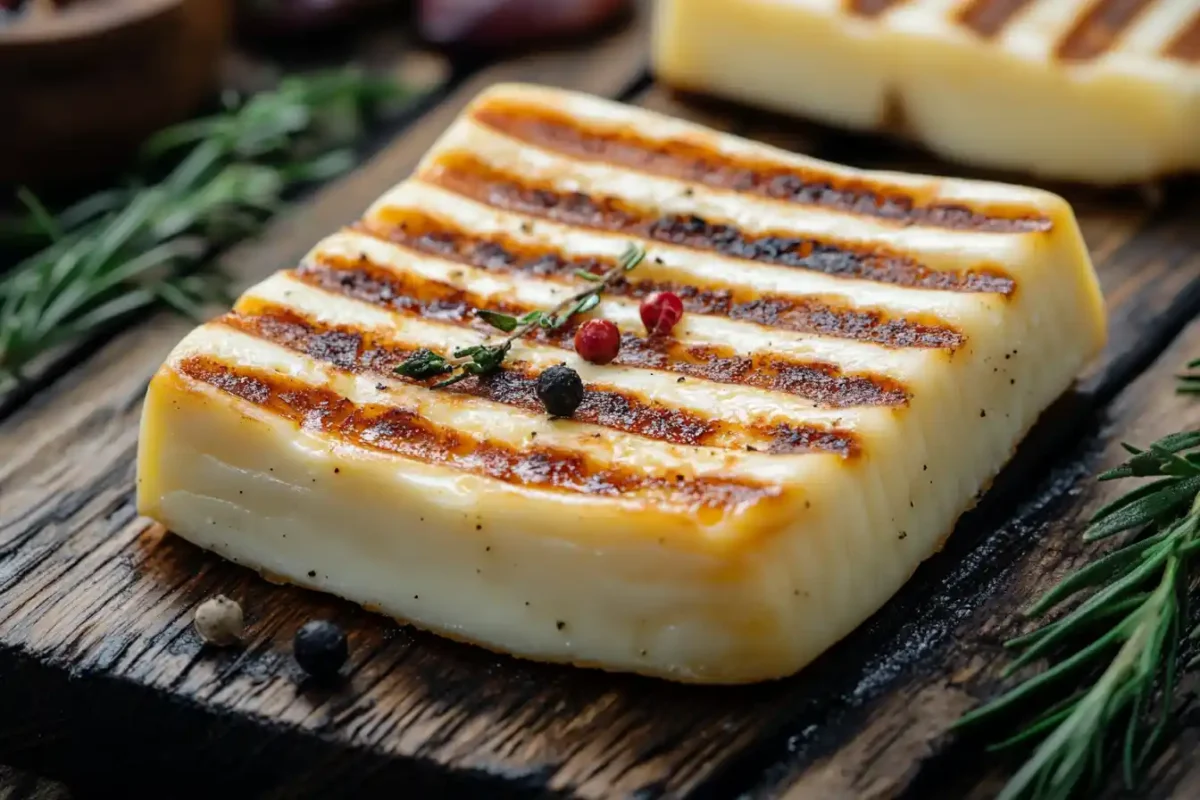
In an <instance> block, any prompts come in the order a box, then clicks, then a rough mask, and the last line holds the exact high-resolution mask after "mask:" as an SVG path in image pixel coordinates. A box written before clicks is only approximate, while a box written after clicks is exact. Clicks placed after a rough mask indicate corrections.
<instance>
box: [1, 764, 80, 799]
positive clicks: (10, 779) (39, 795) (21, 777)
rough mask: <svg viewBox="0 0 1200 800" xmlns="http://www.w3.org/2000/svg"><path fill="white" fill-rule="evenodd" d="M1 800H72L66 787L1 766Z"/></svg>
mask: <svg viewBox="0 0 1200 800" xmlns="http://www.w3.org/2000/svg"><path fill="white" fill-rule="evenodd" d="M0 800H71V793H70V792H69V791H68V790H67V788H66V787H65V786H63V785H62V784H60V783H55V782H54V781H48V780H46V779H44V778H39V777H37V776H36V775H30V774H29V773H28V772H21V771H19V770H15V769H13V768H12V767H3V766H0Z"/></svg>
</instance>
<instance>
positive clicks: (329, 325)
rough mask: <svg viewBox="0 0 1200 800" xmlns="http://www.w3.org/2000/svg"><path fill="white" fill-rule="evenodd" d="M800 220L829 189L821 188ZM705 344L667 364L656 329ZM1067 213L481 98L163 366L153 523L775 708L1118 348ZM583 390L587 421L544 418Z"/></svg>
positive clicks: (495, 94)
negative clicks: (490, 322)
mask: <svg viewBox="0 0 1200 800" xmlns="http://www.w3.org/2000/svg"><path fill="white" fill-rule="evenodd" d="M804 187H809V189H811V191H809V190H808V189H805V188H804ZM631 241H633V242H637V243H639V244H640V245H642V246H644V248H645V250H646V258H645V260H644V261H643V262H642V263H641V264H640V265H639V266H638V267H637V269H636V270H634V271H633V272H631V273H630V274H629V276H628V279H627V280H626V281H624V282H621V283H618V284H616V285H614V286H613V287H611V289H610V290H609V291H606V292H605V294H604V296H603V299H602V302H601V303H600V305H599V306H598V307H597V308H596V309H594V311H592V312H590V314H591V315H592V316H597V317H601V318H605V319H609V320H611V321H613V322H614V323H615V324H616V325H617V326H618V327H619V328H620V329H621V331H622V334H623V340H622V346H621V352H620V355H619V357H618V358H617V359H616V360H615V361H614V362H613V363H611V364H608V365H605V366H597V365H595V364H590V363H588V362H586V361H584V360H582V359H581V358H580V357H579V356H578V355H577V354H576V353H575V352H574V351H573V346H572V338H573V329H574V324H577V323H578V320H576V322H575V323H573V324H572V325H568V326H567V327H566V328H565V329H563V330H560V331H540V332H538V333H536V334H535V335H532V336H529V337H527V338H524V339H521V340H519V341H518V342H517V344H516V345H515V347H514V349H513V351H512V353H511V354H510V355H509V358H508V359H507V360H506V362H505V364H504V368H503V369H502V370H501V371H500V372H499V373H497V374H495V375H491V376H488V377H486V378H482V379H478V378H472V379H470V380H467V381H464V382H462V383H459V384H456V385H455V386H452V387H447V388H433V387H432V386H431V385H430V384H431V383H432V382H433V381H432V380H428V381H417V380H411V379H407V378H402V377H400V376H399V375H397V374H396V373H395V371H394V370H395V367H396V365H397V364H399V363H401V362H402V361H403V360H404V359H405V358H406V357H407V356H408V354H410V353H412V352H414V351H416V350H418V349H422V348H427V349H431V350H433V351H435V352H439V353H449V352H451V351H453V350H454V349H455V348H458V347H462V346H468V345H472V344H476V343H479V342H483V341H486V340H487V339H488V338H489V336H491V335H492V334H494V333H495V332H494V331H491V330H489V328H488V326H487V325H486V324H484V323H483V321H482V320H481V319H480V318H479V317H478V315H477V313H476V312H477V311H478V310H480V309H485V308H487V309H502V310H505V311H507V312H509V313H512V314H519V313H524V312H526V311H528V310H533V309H544V308H549V307H551V306H553V305H554V304H556V303H557V302H558V301H559V300H561V299H562V298H563V297H565V296H566V295H567V294H569V293H573V292H577V291H579V288H580V287H581V286H585V285H586V281H585V280H584V279H582V278H580V277H579V276H578V272H579V271H580V270H590V271H596V270H599V269H605V268H608V267H610V266H611V265H613V264H615V263H616V262H617V260H618V259H619V257H620V255H621V253H622V252H623V251H624V249H625V248H626V247H627V246H628V244H629V243H630V242H631ZM660 290H672V291H675V292H677V293H678V294H679V295H680V296H681V297H682V298H683V300H684V303H685V307H686V313H685V315H684V318H683V320H682V321H681V322H680V324H679V325H678V326H677V327H676V328H675V329H674V331H673V332H672V334H671V335H670V336H656V337H648V336H647V335H646V333H645V331H644V329H643V328H642V325H641V323H640V321H639V319H638V303H639V300H640V299H641V298H642V297H644V296H645V295H646V294H648V293H650V292H653V291H660ZM1103 338H1104V315H1103V308H1102V301H1101V297H1100V293H1099V290H1098V288H1097V284H1096V279H1095V275H1094V273H1093V270H1092V267H1091V265H1090V263H1089V261H1088V256H1087V253H1086V251H1085V249H1084V246H1083V242H1082V240H1081V238H1080V234H1079V230H1078V228H1077V226H1076V223H1075V220H1074V218H1073V216H1072V213H1071V210H1070V208H1069V207H1068V206H1067V205H1066V203H1064V202H1063V201H1062V200H1061V199H1059V198H1057V197H1055V196H1053V195H1050V194H1047V193H1045V192H1040V191H1034V190H1030V189H1021V188H1014V187H1009V186H1000V185H995V184H984V183H970V182H965V181H955V180H939V179H934V178H925V177H919V176H911V175H899V174H884V173H867V172H858V171H854V170H850V169H846V168H843V167H838V166H835V165H832V164H827V163H823V162H819V161H814V160H812V159H807V158H803V157H800V156H796V155H791V154H789V153H785V152H783V151H779V150H775V149H772V148H769V147H765V146H762V145H758V144H754V143H752V142H748V141H744V140H741V139H737V138H734V137H730V136H726V135H723V134H719V133H715V132H713V131H709V130H706V129H703V128H700V127H697V126H693V125H689V124H686V123H683V122H678V121H675V120H671V119H668V118H665V117H662V116H659V115H656V114H652V113H649V112H646V111H643V110H638V109H634V108H629V107H626V106H622V105H618V104H615V103H610V102H607V101H604V100H599V99H596V98H592V97H587V96H583V95H578V94H573V93H568V92H562V91H558V90H552V89H543V88H537V87H531V86H515V85H509V86H497V87H495V88H493V89H490V90H489V91H487V92H485V93H483V95H481V96H480V97H479V98H477V99H476V101H475V102H474V103H473V104H472V105H471V106H470V107H469V108H468V109H467V110H466V111H465V112H464V114H463V115H462V117H461V118H460V119H458V120H457V121H456V122H455V123H454V124H453V125H452V126H451V128H450V129H449V130H448V131H447V132H446V133H445V135H444V136H443V137H442V138H441V140H440V141H439V142H438V143H437V144H436V145H435V147H434V148H433V150H432V151H431V152H430V153H429V154H428V156H427V157H426V158H425V159H424V160H423V161H422V163H421V164H420V166H419V168H418V169H417V171H416V174H415V175H413V176H412V177H411V178H409V179H408V180H406V181H404V182H403V183H401V184H400V185H399V186H397V187H396V188H395V189H393V190H391V191H390V192H388V193H387V194H386V195H385V196H384V197H382V198H381V199H380V200H378V201H377V202H376V203H375V204H374V205H373V206H372V207H371V208H370V209H369V210H368V211H367V212H366V214H365V215H364V216H363V217H362V219H360V220H359V221H358V222H356V223H354V224H353V225H350V226H348V227H346V228H345V229H343V230H341V231H338V232H336V233H334V234H333V235H331V236H330V237H328V238H327V239H325V240H324V241H322V242H321V243H319V244H318V245H317V246H316V247H315V248H314V249H313V250H312V251H311V252H310V253H309V255H308V256H307V257H306V258H305V259H304V260H303V262H302V263H301V264H300V265H298V266H297V267H296V268H294V269H289V270H286V271H283V272H280V273H278V274H276V275H273V276H272V277H270V278H268V279H267V280H265V281H263V282H262V283H260V284H258V285H257V286H255V287H253V288H251V289H250V290H248V291H247V292H246V293H245V294H244V295H243V296H242V297H241V299H240V300H239V301H238V302H237V304H236V306H235V307H234V309H233V310H232V311H231V312H230V313H228V314H226V315H224V316H222V317H220V318H218V319H216V320H214V321H212V322H210V323H208V324H206V325H203V326H201V327H200V328H198V329H197V330H195V331H194V332H193V333H191V334H190V335H189V336H188V337H187V338H186V339H185V340H184V341H183V342H182V343H180V344H179V345H178V347H176V348H175V350H174V351H173V352H172V353H171V355H170V357H169V358H168V359H167V361H166V363H165V364H164V365H163V367H162V369H161V370H160V371H159V372H158V373H157V374H156V376H155V377H154V379H153V381H152V382H151V385H150V391H149V395H148V397H147V399H146V405H145V412H144V416H143V420H142V435H141V441H140V452H139V462H138V466H139V470H138V480H139V483H138V502H139V508H140V509H141V511H142V513H144V514H146V515H148V516H150V517H152V518H154V519H156V520H158V521H160V522H161V523H162V524H164V525H165V526H167V527H168V528H170V529H171V530H173V531H175V532H176V533H178V534H179V535H181V536H184V537H185V538H187V539H189V540H191V541H193V542H195V543H196V544H198V545H200V546H202V547H206V548H209V549H211V550H213V551H215V552H217V553H220V554H221V555H224V556H226V557H228V558H230V559H232V560H234V561H237V562H239V563H242V564H246V565H249V566H251V567H253V568H256V569H258V570H261V571H263V572H264V573H267V574H269V575H271V576H273V577H276V578H282V579H284V580H287V581H290V582H293V583H296V584H300V585H302V586H308V587H311V588H314V589H318V590H322V591H327V592H331V593H333V594H336V595H339V596H341V597H345V598H348V599H350V600H353V601H355V602H358V603H361V604H363V605H365V606H368V607H370V608H373V609H377V610H379V611H381V612H383V613H385V614H388V615H391V616H393V617H397V618H399V619H402V620H406V621H410V622H412V623H414V624H416V625H419V626H421V627H424V628H427V629H430V630H433V631H437V632H439V633H441V634H444V635H446V636H450V637H453V638H456V639H461V640H465V641H469V642H475V643H478V644H481V645H484V646H487V647H490V648H493V649H496V650H501V651H505V652H508V653H513V654H517V655H520V656H525V657H529V658H535V659H542V660H548V661H562V662H570V663H574V664H582V665H592V666H598V667H603V668H606V669H612V670H624V671H633V672H640V673H645V674H649V675H658V676H663V677H666V678H671V679H677V680H686V681H698V682H714V683H733V682H746V681H756V680H763V679H768V678H776V677H780V676H783V675H788V674H790V673H792V672H794V671H796V670H797V669H799V668H800V667H802V666H804V665H805V664H806V663H808V662H809V661H811V660H812V659H813V658H815V657H816V656H817V655H818V654H820V653H821V652H822V651H823V650H824V649H825V648H827V647H829V646H830V645H831V644H832V643H834V642H835V641H837V640H838V639H839V638H841V637H842V636H844V635H845V634H846V633H848V632H849V631H850V630H851V629H853V628H854V627H855V626H856V625H858V624H859V623H860V622H862V620H863V619H865V618H866V617H867V616H868V615H869V614H871V613H872V612H873V611H875V610H876V609H877V608H879V606H880V605H882V604H883V603H884V602H885V601H886V600H887V599H888V598H889V597H890V596H891V595H892V594H893V593H894V592H895V591H896V590H897V589H898V588H899V587H900V585H901V584H903V583H904V581H905V580H906V579H907V578H908V576H909V575H910V574H911V573H912V571H913V570H914V569H915V568H916V566H917V565H918V564H919V563H920V562H921V561H922V560H923V559H924V558H926V557H928V556H929V555H930V554H931V553H933V552H934V551H935V550H937V549H938V547H939V546H940V544H941V542H942V541H943V540H944V539H945V537H946V536H947V535H948V534H949V532H950V530H951V529H952V527H953V526H954V524H955V520H956V519H957V518H958V517H959V515H960V514H962V513H963V511H965V510H966V509H967V508H969V507H970V506H971V505H972V504H973V503H974V501H975V498H976V497H977V495H978V493H979V492H980V491H981V490H982V488H983V487H985V486H986V485H987V484H988V482H989V481H990V480H991V479H992V477H993V476H994V475H995V474H996V472H997V471H998V470H999V469H1000V468H1001V466H1002V465H1003V464H1004V463H1005V461H1006V460H1007V459H1008V458H1009V456H1010V454H1011V453H1012V451H1013V448H1014V447H1015V445H1016V443H1017V441H1018V440H1019V439H1020V438H1021V436H1022V435H1023V434H1024V433H1025V431H1026V430H1028V428H1029V427H1030V426H1031V425H1032V424H1033V422H1034V421H1035V420H1036V419H1037V417H1038V415H1039V413H1040V412H1041V411H1042V410H1043V409H1044V408H1045V407H1046V406H1047V405H1048V404H1049V403H1050V402H1051V401H1052V400H1054V398H1055V397H1057V396H1058V395H1059V394H1061V393H1062V392H1063V391H1064V390H1065V389H1066V388H1067V387H1068V386H1069V385H1070V383H1071V381H1072V379H1073V376H1074V375H1075V374H1076V373H1077V372H1078V371H1079V369H1080V368H1081V367H1082V366H1083V365H1084V364H1085V363H1086V362H1087V361H1088V359H1089V358H1090V357H1092V356H1093V355H1094V354H1095V353H1096V352H1097V350H1098V349H1099V348H1100V346H1101V344H1102V341H1103ZM560 363H566V364H568V365H570V366H572V367H574V368H575V369H577V370H578V372H579V373H580V375H581V377H582V378H583V380H584V382H585V384H586V393H585V397H584V400H583V403H582V404H581V405H580V407H579V409H578V410H577V411H576V413H575V414H574V416H573V417H572V418H571V419H551V418H549V417H548V416H547V415H546V413H545V411H544V409H543V408H542V407H541V405H540V403H539V402H538V400H537V397H536V393H535V391H534V386H535V383H536V380H537V376H538V375H539V374H540V373H541V371H542V370H544V369H546V368H548V367H550V366H553V365H555V364H560Z"/></svg>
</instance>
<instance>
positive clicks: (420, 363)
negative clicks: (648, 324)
mask: <svg viewBox="0 0 1200 800" xmlns="http://www.w3.org/2000/svg"><path fill="white" fill-rule="evenodd" d="M645 257H646V251H645V250H643V249H642V248H640V247H638V246H636V245H632V244H631V245H629V247H628V248H627V249H626V250H625V252H624V253H623V254H622V255H621V258H620V260H619V261H618V262H617V265H616V266H615V267H613V268H612V269H610V270H609V271H608V272H604V273H601V274H596V273H594V272H588V271H587V270H579V271H578V272H577V273H576V274H577V275H578V276H579V277H581V278H583V279H584V280H588V281H591V282H592V284H593V285H592V286H590V287H589V288H587V289H585V290H584V291H582V292H579V293H578V294H575V295H572V296H571V297H568V298H567V299H566V300H564V301H563V302H561V303H559V304H558V305H556V306H555V307H554V308H552V309H550V310H549V311H541V310H538V311H530V312H529V313H528V314H523V315H521V316H519V317H514V316H511V315H509V314H503V313H501V312H499V311H487V310H481V311H478V312H476V313H477V314H478V316H479V317H480V319H482V320H484V321H485V322H487V323H488V324H489V325H491V326H492V327H493V328H497V329H499V330H501V331H504V332H505V333H507V334H508V336H506V337H504V338H503V339H502V340H500V341H499V342H497V343H495V344H477V345H473V346H471V347H460V348H459V349H457V350H455V351H454V353H453V358H449V359H448V358H446V357H445V356H442V355H439V354H437V353H434V352H433V351H431V350H427V349H422V350H418V351H416V352H415V353H413V354H412V355H410V356H409V357H408V358H407V359H405V360H404V363H402V364H401V365H400V366H398V367H396V374H398V375H403V376H405V377H407V378H416V379H418V380H424V379H426V378H433V377H436V376H438V375H450V377H448V378H445V379H444V380H441V381H438V382H437V383H435V384H433V388H435V389H437V388H441V387H443V386H451V385H453V384H455V383H458V382H459V381H464V380H466V379H467V378H470V377H471V376H473V375H490V374H492V373H493V372H495V371H496V370H498V369H500V365H501V364H502V363H504V359H505V357H506V356H508V353H509V351H510V350H512V344H513V342H515V341H516V340H517V339H519V338H521V337H522V336H524V335H525V334H526V333H528V332H529V331H531V330H533V329H534V328H539V327H540V328H542V329H544V330H549V331H552V330H556V329H558V328H561V327H562V326H563V325H566V324H567V322H568V321H569V320H570V319H571V318H572V317H574V316H575V315H576V314H584V313H587V312H588V311H591V310H592V309H593V308H595V307H596V306H597V305H599V303H600V295H601V293H602V292H603V291H604V290H605V289H607V288H608V287H609V286H611V285H613V284H614V283H616V282H617V281H618V280H620V279H621V278H622V277H623V276H624V275H625V273H627V272H629V271H631V270H633V269H634V268H636V267H637V265H638V264H640V263H642V259H644V258H645Z"/></svg>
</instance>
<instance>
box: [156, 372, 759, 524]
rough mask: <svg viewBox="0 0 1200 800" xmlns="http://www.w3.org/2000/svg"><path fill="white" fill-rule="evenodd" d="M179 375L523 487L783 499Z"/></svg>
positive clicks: (324, 397) (223, 380) (354, 436)
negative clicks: (605, 464)
mask: <svg viewBox="0 0 1200 800" xmlns="http://www.w3.org/2000/svg"><path fill="white" fill-rule="evenodd" d="M176 369H177V370H178V371H179V372H180V373H182V374H183V375H186V376H187V377H189V378H191V379H192V380H195V381H200V382H203V383H206V384H209V385H210V386H213V387H215V388H217V389H219V390H221V391H223V392H225V393H227V394H230V395H233V396H235V397H238V398H241V399H242V400H245V401H246V402H248V403H253V404H254V405H256V406H259V407H261V408H263V409H266V410H268V411H270V412H271V413H273V414H275V415H277V416H279V417H282V418H283V419H286V420H288V421H290V422H292V423H294V424H295V425H297V426H299V427H301V428H304V429H306V430H312V431H318V432H321V433H323V434H326V435H329V436H334V437H337V438H339V439H342V440H343V441H347V442H350V443H353V444H355V445H357V446H359V447H363V448H368V449H371V450H378V451H382V452H385V453H393V454H396V455H400V456H403V457H405V458H410V459H413V460H416V461H421V462H424V463H427V464H433V465H437V466H446V467H451V468H453V469H458V470H462V471H464V472H470V473H474V474H477V475H483V476H486V477H488V478H494V479H496V480H501V481H504V482H506V483H510V484H515V485H519V486H529V487H533V488H537V489H551V490H560V491H569V492H577V493H580V494H588V495H600V496H609V497H611V496H617V495H621V494H625V493H631V492H637V493H644V494H648V495H650V496H651V497H659V498H661V499H663V500H665V501H667V502H671V503H679V504H686V505H695V506H701V507H709V508H732V507H736V506H741V505H746V504H751V503H754V502H756V501H759V500H763V499H766V498H768V497H773V496H777V495H779V494H780V490H779V488H778V487H774V486H770V485H766V484H762V483H760V482H757V481H753V480H750V479H737V478H732V477H730V478H716V477H702V476H700V477H692V478H688V477H686V476H684V475H672V476H669V477H668V476H658V475H649V474H646V473H645V471H643V470H637V469H625V468H622V467H620V466H602V465H599V464H595V463H591V462H589V459H588V458H587V457H586V456H585V455H583V454H581V453H578V452H574V451H570V450H564V449H560V448H553V447H545V446H536V447H531V448H526V449H517V448H513V447H510V446H507V445H504V444H500V443H498V442H492V441H487V440H483V439H479V438H476V437H474V436H470V435H468V434H466V433H463V432H462V431H459V430H457V429H454V428H450V427H446V426H444V425H439V424H437V423H435V422H433V421H431V420H429V419H428V418H426V417H423V416H421V415H420V414H418V413H416V412H415V411H412V410H409V409H404V408H396V407H393V406H385V405H377V404H361V405H360V404H355V403H353V402H351V401H350V400H348V399H347V398H345V397H342V396H341V395H339V394H337V393H335V392H333V391H331V390H330V389H326V388H317V387H313V386H309V385H307V384H304V383H300V382H297V381H295V380H293V379H290V378H288V377H286V376H283V375H279V374H275V373H269V372H264V371H259V370H254V369H250V368H245V367H239V366H233V365H229V364H225V363H222V362H220V361H218V360H216V359H213V358H209V357H206V356H191V357H189V358H186V359H184V360H183V361H182V362H180V363H179V364H178V365H177V366H176Z"/></svg>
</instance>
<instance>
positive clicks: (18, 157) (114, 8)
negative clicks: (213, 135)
mask: <svg viewBox="0 0 1200 800" xmlns="http://www.w3.org/2000/svg"><path fill="white" fill-rule="evenodd" d="M229 20H230V8H229V3H228V2H227V0H77V2H75V3H72V4H70V5H68V6H67V7H66V8H64V9H62V10H60V11H59V12H57V13H54V14H49V15H39V16H33V15H31V16H30V17H28V18H25V19H19V20H17V21H15V22H13V23H10V24H8V25H6V26H5V27H3V28H0V75H2V76H4V77H3V80H0V108H3V109H4V116H5V118H6V124H4V125H0V183H6V182H19V183H34V184H41V183H47V182H62V181H68V180H74V179H78V178H87V177H89V176H95V175H98V174H103V173H106V172H111V171H113V170H114V169H117V168H119V167H120V166H121V164H122V162H123V160H124V159H126V158H127V157H129V156H130V155H131V154H132V153H133V151H134V150H136V148H137V146H138V145H139V144H140V143H141V142H142V141H143V140H144V139H145V137H146V136H148V135H149V134H151V133H153V132H154V131H156V130H157V129H159V128H161V127H163V126H166V125H169V124H171V123H173V122H178V121H180V120H182V119H184V118H186V117H187V116H188V115H190V114H192V113H193V112H194V111H195V110H196V109H197V107H198V106H199V105H200V104H201V103H202V102H203V100H204V99H205V97H207V96H208V95H209V94H210V93H211V92H212V91H213V90H214V89H215V88H216V82H217V77H218V71H219V67H220V57H221V52H222V50H223V48H224V45H225V41H226V37H227V34H228V28H229Z"/></svg>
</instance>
